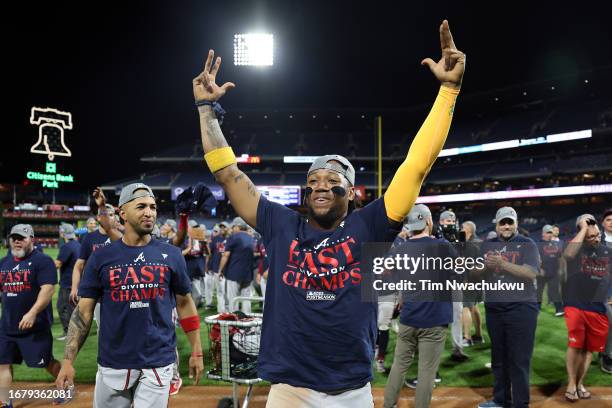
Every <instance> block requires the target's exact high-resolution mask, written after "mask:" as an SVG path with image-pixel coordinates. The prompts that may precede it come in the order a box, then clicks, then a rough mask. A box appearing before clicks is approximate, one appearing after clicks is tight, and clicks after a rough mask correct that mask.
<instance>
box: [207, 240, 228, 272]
mask: <svg viewBox="0 0 612 408" xmlns="http://www.w3.org/2000/svg"><path fill="white" fill-rule="evenodd" d="M224 243H225V238H223V236H222V235H221V234H219V235H217V236H215V237H213V238H212V239H211V241H210V263H209V265H208V270H209V271H213V272H215V273H216V272H219V264H220V263H221V255H222V254H223V252H224V251H225V244H224Z"/></svg>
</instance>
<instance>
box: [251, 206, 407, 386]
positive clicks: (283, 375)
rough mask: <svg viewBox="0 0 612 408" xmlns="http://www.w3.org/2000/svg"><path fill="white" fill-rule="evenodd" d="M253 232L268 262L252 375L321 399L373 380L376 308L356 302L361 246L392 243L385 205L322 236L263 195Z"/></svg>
mask: <svg viewBox="0 0 612 408" xmlns="http://www.w3.org/2000/svg"><path fill="white" fill-rule="evenodd" d="M256 229H257V231H258V232H259V233H260V234H261V235H262V238H263V242H264V245H265V247H266V250H267V255H268V259H269V261H270V269H269V272H268V283H267V288H266V307H265V309H264V318H263V328H262V335H261V348H260V352H259V358H258V375H259V376H260V377H261V378H263V379H265V380H268V381H270V382H272V383H286V384H290V385H292V386H296V387H306V388H310V389H314V390H317V391H321V392H324V391H333V390H340V389H346V388H352V387H358V386H362V385H364V384H365V383H367V382H368V381H371V380H372V368H371V361H372V359H373V358H374V345H375V343H376V336H377V326H376V315H377V309H378V305H377V304H376V303H375V302H362V301H361V287H360V284H361V282H362V271H361V269H360V268H361V266H360V261H361V244H363V243H365V242H376V241H383V240H385V239H386V238H388V237H390V235H389V233H388V230H389V222H388V218H387V214H386V211H385V205H384V201H383V199H378V200H375V201H373V202H372V203H370V204H368V205H367V206H365V207H364V208H362V209H360V210H358V211H354V212H353V213H351V214H350V215H349V216H348V217H347V218H346V219H345V220H344V221H343V222H342V223H341V224H340V226H339V227H338V228H337V229H336V230H334V231H321V230H317V229H315V228H313V227H311V226H310V225H309V224H308V222H307V221H306V219H305V218H303V217H302V216H300V214H298V213H297V212H295V211H293V210H291V209H289V208H287V207H284V206H282V205H280V204H277V203H273V202H270V201H268V200H267V199H266V198H264V197H263V196H262V197H261V198H260V200H259V205H258V208H257V228H256ZM395 233H397V232H395ZM392 239H393V238H392V237H391V240H392Z"/></svg>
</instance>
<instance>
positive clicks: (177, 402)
mask: <svg viewBox="0 0 612 408" xmlns="http://www.w3.org/2000/svg"><path fill="white" fill-rule="evenodd" d="M50 387H52V385H51V384H49V383H15V384H13V387H12V389H14V390H16V389H49V388H50ZM268 389H269V388H268V387H255V389H254V391H253V395H252V397H251V403H250V404H249V407H252V408H263V407H265V405H266V395H267V393H268ZM245 390H246V388H245V387H240V391H241V392H242V393H244V391H245ZM590 391H591V392H592V393H593V398H592V399H591V400H584V401H579V402H578V403H575V404H570V403H568V402H565V400H564V399H563V392H564V388H563V387H562V388H558V387H551V388H542V387H540V388H535V387H534V388H532V390H531V407H532V408H561V407H564V408H567V407H568V406H570V405H571V406H572V407H589V408H606V407H612V387H593V388H590ZM231 392H232V388H231V387H230V386H221V387H217V386H213V387H211V386H206V387H204V386H200V387H194V386H189V387H183V388H182V389H181V392H180V393H179V394H178V395H176V396H173V397H171V398H170V405H169V406H170V407H185V408H187V407H196V406H197V407H198V408H216V407H217V402H218V401H219V400H220V399H221V398H223V397H228V396H230V395H231ZM383 394H384V389H383V388H374V405H375V406H376V408H380V407H382V405H383ZM92 395H93V385H91V384H87V385H78V386H77V398H76V399H75V400H73V401H72V402H71V403H70V404H68V405H67V407H70V408H85V407H91V406H92ZM241 395H242V394H241ZM490 396H491V389H490V388H451V387H439V388H436V389H435V390H434V393H433V400H432V402H431V407H432V408H474V407H475V406H476V405H477V404H478V403H479V402H481V401H484V400H485V399H489V398H490ZM14 406H15V407H47V406H51V402H50V401H49V400H46V401H43V400H38V401H32V400H30V401H14ZM413 406H414V390H410V389H407V388H406V389H404V390H402V394H401V396H400V401H399V403H398V408H408V407H413ZM293 408H299V407H293ZM356 408H357V407H356Z"/></svg>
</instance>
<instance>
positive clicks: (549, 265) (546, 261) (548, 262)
mask: <svg viewBox="0 0 612 408" xmlns="http://www.w3.org/2000/svg"><path fill="white" fill-rule="evenodd" d="M538 249H539V250H540V257H541V258H542V269H543V270H544V276H545V277H548V278H551V277H555V276H557V275H558V274H559V259H560V258H561V255H563V243H562V242H560V241H541V242H539V243H538Z"/></svg>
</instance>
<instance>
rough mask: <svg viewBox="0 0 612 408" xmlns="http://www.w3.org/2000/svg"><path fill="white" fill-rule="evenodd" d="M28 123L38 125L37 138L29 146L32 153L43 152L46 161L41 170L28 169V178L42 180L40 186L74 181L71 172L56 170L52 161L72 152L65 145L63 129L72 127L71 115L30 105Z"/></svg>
mask: <svg viewBox="0 0 612 408" xmlns="http://www.w3.org/2000/svg"><path fill="white" fill-rule="evenodd" d="M30 123H31V124H32V125H35V126H38V139H37V140H36V142H35V143H34V144H33V145H32V147H31V148H30V152H31V153H34V154H44V155H46V156H47V159H48V160H49V161H48V162H46V163H45V169H44V172H43V171H36V170H28V171H27V172H26V177H27V179H28V180H35V181H40V182H42V187H45V188H59V187H60V183H74V177H73V176H72V174H61V173H60V172H58V168H57V164H56V163H54V162H53V161H54V160H55V157H56V156H64V157H72V152H71V151H70V149H68V147H67V146H66V141H65V139H64V130H66V129H68V130H70V129H72V115H71V114H70V112H63V111H60V110H57V109H53V108H37V107H32V111H31V114H30Z"/></svg>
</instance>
